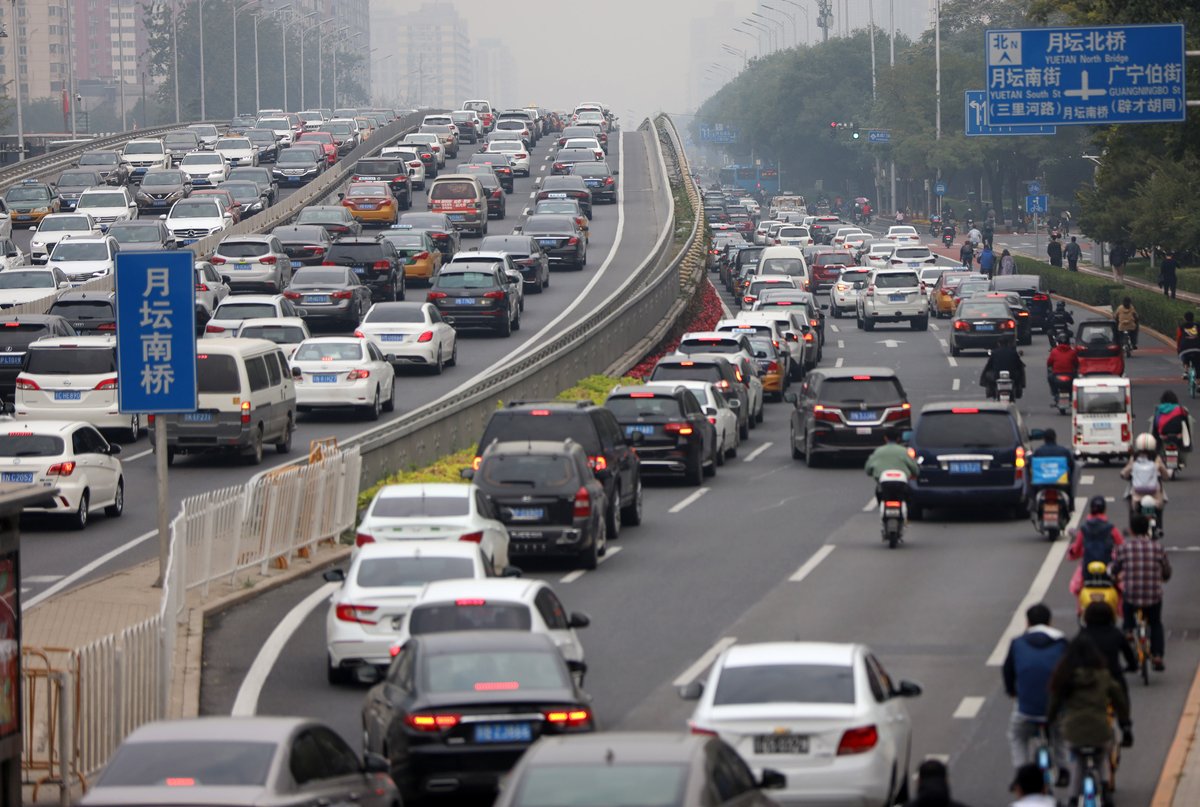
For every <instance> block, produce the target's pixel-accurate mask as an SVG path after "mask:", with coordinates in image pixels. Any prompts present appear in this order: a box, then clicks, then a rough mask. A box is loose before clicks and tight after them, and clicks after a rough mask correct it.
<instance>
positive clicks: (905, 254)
mask: <svg viewBox="0 0 1200 807" xmlns="http://www.w3.org/2000/svg"><path fill="white" fill-rule="evenodd" d="M930 254H932V253H930V251H929V248H928V247H897V248H896V255H895V257H897V258H905V259H907V260H910V261H915V260H919V259H921V258H928V257H929V256H930Z"/></svg>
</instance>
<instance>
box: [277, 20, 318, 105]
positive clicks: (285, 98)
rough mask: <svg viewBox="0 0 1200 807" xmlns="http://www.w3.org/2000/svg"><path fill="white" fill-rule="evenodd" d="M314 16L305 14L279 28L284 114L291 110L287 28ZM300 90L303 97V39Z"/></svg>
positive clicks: (301, 42) (302, 45) (302, 42)
mask: <svg viewBox="0 0 1200 807" xmlns="http://www.w3.org/2000/svg"><path fill="white" fill-rule="evenodd" d="M288 5H289V6H290V5H291V3H289V4H288ZM283 8H284V7H283V6H280V7H279V9H278V10H279V11H282V10H283ZM315 16H317V12H315V11H310V12H308V13H307V14H305V15H303V16H301V17H298V18H297V19H295V20H292V21H291V22H284V23H282V24H281V25H280V26H279V30H280V31H282V32H283V111H284V112H291V111H292V110H291V102H290V101H288V80H287V63H288V58H287V57H288V54H287V32H288V28H295V27H296V26H297V25H300V24H301V23H303V22H304V21H305V20H307V19H308V18H309V17H315ZM300 88H301V89H300V94H301V95H303V94H304V39H303V37H302V38H301V40H300Z"/></svg>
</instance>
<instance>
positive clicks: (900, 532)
mask: <svg viewBox="0 0 1200 807" xmlns="http://www.w3.org/2000/svg"><path fill="white" fill-rule="evenodd" d="M878 490H879V498H880V504H879V519H880V523H881V526H882V531H883V540H884V541H886V542H887V545H888V549H895V548H896V547H897V546H899V545H900V542H901V541H902V540H903V539H904V522H905V520H906V519H907V518H908V508H907V507H906V506H905V500H906V499H907V498H908V474H906V473H904V471H884V472H883V473H881V474H880V475H879V482H878Z"/></svg>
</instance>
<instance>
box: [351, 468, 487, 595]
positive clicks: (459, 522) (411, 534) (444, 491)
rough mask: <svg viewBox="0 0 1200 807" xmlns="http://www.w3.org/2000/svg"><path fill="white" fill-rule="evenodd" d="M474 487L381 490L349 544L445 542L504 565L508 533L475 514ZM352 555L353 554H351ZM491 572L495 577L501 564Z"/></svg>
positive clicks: (440, 485) (477, 511)
mask: <svg viewBox="0 0 1200 807" xmlns="http://www.w3.org/2000/svg"><path fill="white" fill-rule="evenodd" d="M480 501H481V498H480V496H479V495H478V491H477V489H476V488H475V486H474V485H462V484H458V483H448V482H443V483H427V484H408V485H384V486H383V487H381V488H380V489H379V491H378V492H377V493H376V494H375V498H373V499H371V503H370V504H369V505H367V509H366V512H364V513H363V517H362V521H360V522H359V523H358V530H357V532H356V533H355V537H354V545H355V547H358V548H361V547H364V546H366V545H367V544H373V543H381V544H389V543H408V542H411V541H445V542H449V543H468V544H475V545H477V546H478V547H479V548H480V549H482V550H483V554H484V557H487V558H493V559H495V558H502V559H503V560H504V563H507V562H508V560H507V558H508V530H506V529H505V527H504V525H503V524H501V523H500V522H499V521H498V520H496V519H494V518H492V517H490V516H489V515H488V514H487V513H485V512H484V511H483V510H481V509H480ZM355 551H357V549H356V550H355ZM493 571H494V572H495V573H496V574H500V573H502V572H503V571H504V566H503V564H501V565H499V566H495V567H494V568H493Z"/></svg>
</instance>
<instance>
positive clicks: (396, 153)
mask: <svg viewBox="0 0 1200 807" xmlns="http://www.w3.org/2000/svg"><path fill="white" fill-rule="evenodd" d="M379 156H380V157H395V158H396V159H398V160H403V161H404V164H405V165H407V166H408V180H409V182H411V183H412V186H413V189H414V190H424V189H425V163H423V162H421V155H420V154H419V153H417V151H416V150H415V149H413V148H411V147H409V148H405V147H403V146H387V147H386V148H384V149H383V150H382V151H380V152H379Z"/></svg>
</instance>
